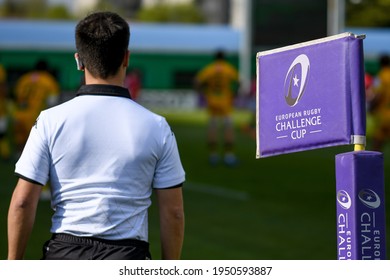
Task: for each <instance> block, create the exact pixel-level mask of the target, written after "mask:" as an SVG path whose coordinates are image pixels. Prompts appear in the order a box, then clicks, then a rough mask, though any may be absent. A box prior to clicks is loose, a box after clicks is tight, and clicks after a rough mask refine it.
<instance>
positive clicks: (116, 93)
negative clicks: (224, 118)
mask: <svg viewBox="0 0 390 280" xmlns="http://www.w3.org/2000/svg"><path fill="white" fill-rule="evenodd" d="M75 35H76V49H77V53H76V54H75V58H76V62H77V65H78V68H79V69H80V70H83V71H84V73H85V85H83V86H81V88H80V89H79V90H78V92H77V96H76V97H75V98H73V99H71V100H70V101H68V102H65V103H63V104H61V105H58V106H56V107H53V108H50V109H47V110H44V111H42V112H41V113H40V115H39V117H38V119H37V120H36V122H35V124H34V126H33V127H32V129H31V132H30V136H29V139H28V141H27V143H26V146H25V148H24V150H23V153H22V155H21V157H20V159H19V160H18V162H17V163H16V168H15V173H16V174H17V176H18V177H19V179H18V182H17V185H16V188H15V190H14V193H13V196H12V199H11V203H10V207H9V213H8V259H22V258H23V256H24V253H25V249H26V247H27V241H28V238H29V236H30V233H31V231H32V228H33V225H34V219H35V216H36V209H37V204H38V201H39V195H40V192H41V189H42V186H44V185H45V184H46V183H47V182H48V181H49V180H50V186H51V193H52V201H51V204H52V207H53V210H54V214H53V217H52V225H51V232H52V237H51V239H50V240H48V241H47V242H46V243H45V244H44V245H43V257H42V258H43V259H111V260H119V259H122V260H125V259H150V258H151V256H150V251H149V243H148V208H149V206H150V204H151V194H152V191H153V190H154V191H155V193H156V197H157V203H158V207H159V213H160V228H161V230H160V234H161V248H162V250H161V252H162V256H161V258H162V259H179V258H180V255H181V250H182V244H183V235H184V211H183V198H182V184H183V182H184V180H185V173H184V170H183V167H182V164H181V161H180V157H179V152H178V148H177V144H176V140H175V136H174V134H173V133H172V131H171V129H170V127H169V125H168V124H167V122H166V120H165V119H164V118H163V117H161V116H159V115H156V114H154V113H152V112H150V111H148V110H146V109H145V108H143V107H142V106H140V105H138V104H137V103H136V102H134V101H133V100H131V98H130V94H129V92H128V90H127V89H126V88H124V86H123V83H124V79H125V75H126V69H127V67H128V61H129V50H128V44H129V37H130V31H129V25H128V23H127V22H126V21H125V20H124V19H122V18H121V17H119V16H118V15H117V14H115V13H111V12H98V13H93V14H90V15H89V16H87V17H86V18H84V19H83V20H81V21H80V22H79V23H78V25H77V27H76V34H75Z"/></svg>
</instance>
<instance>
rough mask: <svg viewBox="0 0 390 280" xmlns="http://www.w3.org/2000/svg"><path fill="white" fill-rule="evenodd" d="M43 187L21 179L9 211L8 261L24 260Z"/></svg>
mask: <svg viewBox="0 0 390 280" xmlns="http://www.w3.org/2000/svg"><path fill="white" fill-rule="evenodd" d="M41 189H42V186H41V185H38V184H34V183H31V182H28V181H26V180H24V179H19V180H18V183H17V184H16V187H15V190H14V193H13V195H12V199H11V203H10V207H9V210H8V259H9V260H16V259H23V256H24V252H25V250H26V247H27V241H28V239H29V237H30V234H31V231H32V228H33V225H34V221H35V215H36V210H37V205H38V202H39V195H40V193H41Z"/></svg>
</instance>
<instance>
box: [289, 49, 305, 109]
mask: <svg viewBox="0 0 390 280" xmlns="http://www.w3.org/2000/svg"><path fill="white" fill-rule="evenodd" d="M309 70H310V61H309V58H308V57H307V56H306V55H305V54H301V55H298V56H297V57H296V58H295V59H294V61H293V62H292V63H291V65H290V68H289V69H288V71H287V74H286V78H285V79H284V98H285V100H286V103H287V104H288V105H289V106H291V107H294V106H295V105H297V104H298V102H299V100H300V99H301V98H302V96H303V93H304V92H305V89H306V84H307V81H308V77H309Z"/></svg>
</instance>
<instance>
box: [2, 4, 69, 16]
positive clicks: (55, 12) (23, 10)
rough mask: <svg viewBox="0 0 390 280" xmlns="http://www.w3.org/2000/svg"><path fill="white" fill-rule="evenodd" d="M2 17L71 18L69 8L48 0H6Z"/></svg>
mask: <svg viewBox="0 0 390 280" xmlns="http://www.w3.org/2000/svg"><path fill="white" fill-rule="evenodd" d="M0 15H1V17H13V18H15V17H16V18H30V19H31V18H32V19H47V18H48V19H70V18H72V16H71V15H70V13H69V11H68V9H67V8H66V7H65V6H63V5H53V6H50V5H48V4H47V0H4V2H3V4H2V5H1V7H0Z"/></svg>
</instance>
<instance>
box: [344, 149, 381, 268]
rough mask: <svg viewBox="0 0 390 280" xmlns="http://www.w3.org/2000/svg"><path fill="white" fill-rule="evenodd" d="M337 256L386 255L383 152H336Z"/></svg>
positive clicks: (362, 256) (367, 256) (345, 257)
mask: <svg viewBox="0 0 390 280" xmlns="http://www.w3.org/2000/svg"><path fill="white" fill-rule="evenodd" d="M336 193H337V197H336V201H337V202H336V204H337V258H338V259H339V260H348V259H351V260H373V259H379V260H384V259H386V234H385V229H386V221H385V201H384V200H385V190H384V165H383V155H382V153H379V152H370V151H359V152H349V153H343V154H338V155H336Z"/></svg>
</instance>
